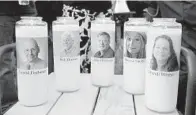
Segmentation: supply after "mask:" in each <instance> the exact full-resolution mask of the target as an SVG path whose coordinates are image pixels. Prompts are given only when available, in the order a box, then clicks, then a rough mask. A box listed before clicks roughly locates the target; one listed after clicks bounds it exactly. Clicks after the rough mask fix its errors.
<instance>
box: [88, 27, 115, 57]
mask: <svg viewBox="0 0 196 115" xmlns="http://www.w3.org/2000/svg"><path fill="white" fill-rule="evenodd" d="M91 39H92V42H91V43H92V57H94V58H106V60H107V58H114V55H115V54H114V44H115V34H114V31H104V30H101V31H92V32H91ZM102 60H104V59H102Z"/></svg>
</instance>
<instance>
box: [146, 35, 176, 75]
mask: <svg viewBox="0 0 196 115" xmlns="http://www.w3.org/2000/svg"><path fill="white" fill-rule="evenodd" d="M150 63H151V69H152V70H156V71H163V72H172V71H178V69H179V66H178V61H177V56H176V53H175V50H174V47H173V42H172V39H171V38H170V37H169V36H167V35H161V36H158V37H156V39H155V42H154V46H153V52H152V59H151V62H150Z"/></svg>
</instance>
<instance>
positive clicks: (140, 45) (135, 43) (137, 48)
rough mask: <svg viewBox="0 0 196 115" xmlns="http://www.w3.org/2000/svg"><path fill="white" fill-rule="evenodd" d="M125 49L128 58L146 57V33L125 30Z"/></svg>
mask: <svg viewBox="0 0 196 115" xmlns="http://www.w3.org/2000/svg"><path fill="white" fill-rule="evenodd" d="M125 39H126V51H125V56H126V57H129V58H139V59H141V58H146V51H145V50H146V49H145V44H146V35H145V33H142V32H125Z"/></svg>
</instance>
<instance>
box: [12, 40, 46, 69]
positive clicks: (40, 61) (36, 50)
mask: <svg viewBox="0 0 196 115" xmlns="http://www.w3.org/2000/svg"><path fill="white" fill-rule="evenodd" d="M47 41H48V40H47V39H45V38H43V39H42V38H26V39H25V38H20V39H17V41H16V43H17V58H18V62H17V67H18V68H19V69H23V70H35V69H44V68H47V62H48V59H47V57H48V53H47V52H48V51H47V43H48V42H47Z"/></svg>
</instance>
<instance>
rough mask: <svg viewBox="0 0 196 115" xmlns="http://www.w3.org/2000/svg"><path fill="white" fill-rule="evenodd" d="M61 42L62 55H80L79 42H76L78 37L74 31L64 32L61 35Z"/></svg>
mask: <svg viewBox="0 0 196 115" xmlns="http://www.w3.org/2000/svg"><path fill="white" fill-rule="evenodd" d="M77 39H78V38H77ZM61 43H62V51H61V53H60V56H61V57H73V56H78V55H79V43H76V39H75V36H74V33H73V32H71V33H69V32H64V33H63V34H62V36H61Z"/></svg>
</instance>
